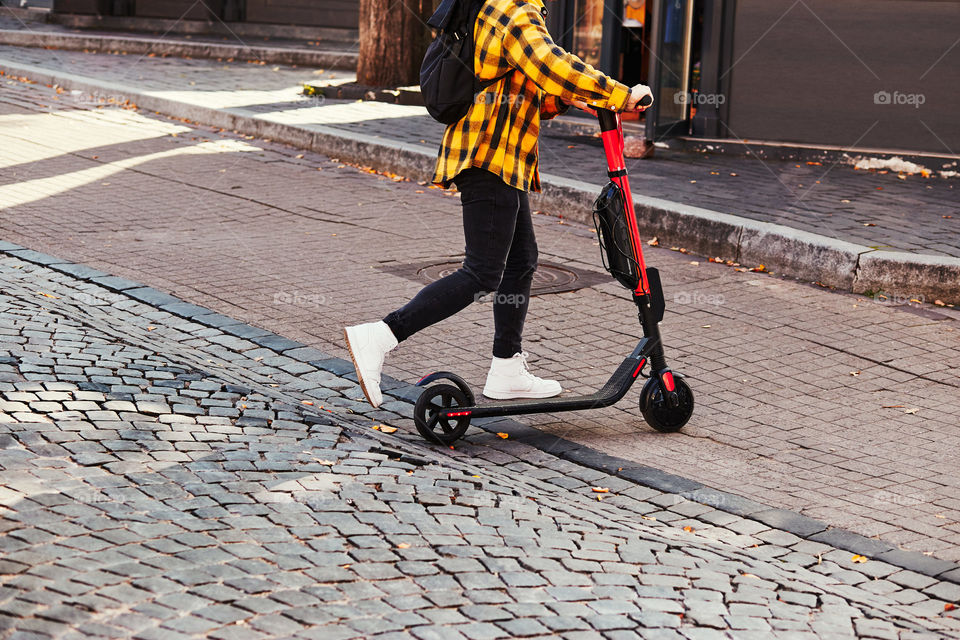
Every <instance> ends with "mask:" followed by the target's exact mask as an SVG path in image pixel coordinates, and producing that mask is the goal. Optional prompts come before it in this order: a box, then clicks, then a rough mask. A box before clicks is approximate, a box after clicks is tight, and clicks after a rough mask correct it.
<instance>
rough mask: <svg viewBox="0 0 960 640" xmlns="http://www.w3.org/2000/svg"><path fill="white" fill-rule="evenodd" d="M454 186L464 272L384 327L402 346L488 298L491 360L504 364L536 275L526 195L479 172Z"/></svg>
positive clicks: (516, 343) (516, 342) (467, 173)
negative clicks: (459, 209) (460, 213)
mask: <svg viewBox="0 0 960 640" xmlns="http://www.w3.org/2000/svg"><path fill="white" fill-rule="evenodd" d="M454 182H455V183H456V184H457V188H458V189H459V190H460V195H461V198H460V201H461V204H462V205H463V236H464V239H465V240H466V251H465V254H466V257H465V258H464V260H463V266H462V267H461V268H460V269H458V270H457V271H455V272H453V273H451V274H450V275H448V276H446V277H443V278H441V279H439V280H437V281H436V282H432V283H430V284H428V285H427V286H426V287H424V288H423V289H421V290H420V292H419V293H418V294H417V295H416V296H415V297H414V298H413V300H411V301H410V302H408V303H407V304H406V305H404V306H403V307H402V308H400V309H398V310H396V311H394V312H393V313H390V314H389V315H388V316H387V317H386V318H384V319H383V321H384V322H386V323H387V326H389V327H390V330H391V331H393V335H394V336H396V338H397V340H398V341H403V340H405V339H407V338H409V337H410V336H412V335H413V334H415V333H416V332H418V331H420V330H421V329H423V328H425V327H429V326H430V325H432V324H434V323H437V322H440V321H441V320H443V319H444V318H449V317H450V316H452V315H453V314H455V313H457V312H458V311H460V310H461V309H463V308H465V307H467V306H468V305H469V304H470V303H472V302H475V301H478V300H480V299H485V300H486V299H490V298H492V299H493V324H494V339H493V355H494V356H495V357H497V358H509V357H511V356H513V354H515V353H517V352H518V351H521V346H520V343H521V337H522V335H523V322H524V320H525V319H526V317H527V306H528V305H529V303H530V283H531V282H532V281H533V272H534V271H536V269H537V241H536V238H535V237H534V234H533V221H532V220H531V219H530V203H529V201H528V200H527V194H526V192H525V191H520V190H518V189H514V188H513V187H511V186H509V185H507V184H506V183H505V182H503V180H501V179H500V177H499V176H497V175H494V174H492V173H490V172H489V171H485V170H483V169H476V168H473V169H466V170H464V171H461V172H460V173H459V174H458V175H457V177H456V178H455V179H454ZM494 292H495V293H494Z"/></svg>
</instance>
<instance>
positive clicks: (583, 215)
mask: <svg viewBox="0 0 960 640" xmlns="http://www.w3.org/2000/svg"><path fill="white" fill-rule="evenodd" d="M0 69H2V70H3V71H5V72H7V73H8V74H13V75H23V76H26V77H29V78H30V79H32V80H35V81H37V82H42V83H45V84H50V85H53V84H56V85H59V86H61V87H63V88H64V89H70V90H80V91H86V92H89V93H103V92H108V93H112V94H115V95H119V96H123V97H124V98H126V99H128V100H130V101H131V102H134V103H136V104H137V105H138V106H139V107H141V108H143V109H145V110H148V111H156V112H159V113H162V114H165V115H167V116H170V117H174V118H185V119H187V120H191V121H194V122H198V123H201V124H204V125H207V126H213V127H219V128H223V129H228V130H231V131H233V130H235V131H238V132H240V133H243V134H245V135H253V136H256V137H260V138H269V139H271V140H275V141H279V142H283V143H285V144H289V145H292V146H295V147H299V148H304V149H309V150H311V151H315V152H317V153H322V154H325V155H328V156H331V157H336V158H339V159H341V160H345V161H348V162H352V163H357V164H362V165H364V166H371V167H374V168H376V169H378V170H380V171H389V172H392V173H396V174H399V175H404V176H406V177H408V178H410V179H413V180H418V181H425V180H430V179H431V178H432V177H433V164H434V161H435V158H436V151H435V150H434V149H430V148H427V147H424V146H422V145H418V144H409V143H402V142H397V141H393V140H385V139H383V138H378V137H374V136H370V135H364V134H361V133H355V132H346V131H342V130H338V129H335V128H332V127H325V126H322V125H311V126H309V127H303V126H298V125H291V124H285V123H281V122H277V121H275V120H271V119H269V118H268V117H265V116H263V115H261V114H256V113H253V112H249V111H245V110H243V109H241V108H224V109H218V108H212V107H205V106H202V105H196V104H190V103H188V102H184V101H182V100H177V99H172V98H167V97H164V96H163V95H161V93H162V92H161V93H156V94H155V93H152V92H143V91H139V90H136V89H134V88H132V87H128V86H123V85H118V84H114V83H110V82H106V81H100V80H96V79H94V78H86V77H82V76H76V75H73V74H67V73H61V72H56V71H51V70H49V69H46V68H42V67H37V66H34V65H26V64H18V63H16V62H12V61H9V60H5V59H0ZM542 183H543V193H541V194H532V195H533V197H532V200H533V203H534V205H535V206H536V207H537V208H539V209H541V210H545V211H547V212H549V213H552V214H560V215H563V217H565V218H568V219H570V220H574V221H577V222H582V223H586V224H592V216H591V211H592V208H593V200H594V198H595V197H596V193H597V192H598V190H599V187H598V186H597V185H591V184H589V183H586V182H582V181H579V180H572V179H569V178H563V177H560V176H554V175H550V174H542ZM634 203H635V205H636V213H637V222H638V224H639V227H640V232H641V233H642V234H644V235H650V236H657V237H658V238H659V239H660V242H661V244H664V245H678V246H683V247H685V248H687V249H688V250H690V251H691V252H693V253H695V254H697V255H700V256H707V257H714V256H720V257H722V258H724V259H731V260H734V261H736V262H740V263H743V264H747V265H755V264H763V265H765V266H766V268H767V270H768V271H773V272H775V273H780V274H784V275H787V276H790V277H793V278H799V279H801V280H806V281H812V282H817V283H819V284H821V285H825V286H829V287H835V288H837V289H840V290H843V291H850V292H853V293H864V292H866V291H888V292H892V293H895V294H897V295H901V294H909V297H910V298H916V297H919V296H924V297H926V298H929V299H933V300H936V299H939V300H942V301H943V302H946V303H960V286H958V283H960V258H953V257H949V256H932V255H924V254H911V253H902V252H895V251H880V250H876V249H873V248H871V247H868V246H864V245H859V244H854V243H850V242H845V241H843V240H837V239H834V238H829V237H826V236H821V235H818V234H814V233H809V232H806V231H800V230H797V229H793V228H791V227H787V226H784V225H778V224H772V223H768V222H760V221H757V220H751V219H749V218H742V217H739V216H735V215H731V214H726V213H718V212H716V211H710V210H707V209H701V208H699V207H694V206H689V205H684V204H680V203H676V202H671V201H668V200H662V199H660V198H651V197H648V196H644V195H642V194H634ZM561 212H562V213H561Z"/></svg>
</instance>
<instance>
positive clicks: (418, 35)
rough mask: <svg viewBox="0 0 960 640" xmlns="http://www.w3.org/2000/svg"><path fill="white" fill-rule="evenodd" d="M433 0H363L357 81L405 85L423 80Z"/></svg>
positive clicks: (371, 84)
mask: <svg viewBox="0 0 960 640" xmlns="http://www.w3.org/2000/svg"><path fill="white" fill-rule="evenodd" d="M432 10H433V0H360V60H359V62H358V64H357V84H362V85H367V86H371V87H403V86H408V85H416V84H420V63H421V62H423V54H424V52H425V51H426V48H427V43H428V42H429V41H430V29H429V27H427V25H426V22H427V19H428V18H429V17H430V13H431V12H432Z"/></svg>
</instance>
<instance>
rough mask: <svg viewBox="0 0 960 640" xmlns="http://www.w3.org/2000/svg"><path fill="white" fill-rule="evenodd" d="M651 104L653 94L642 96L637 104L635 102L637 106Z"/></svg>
mask: <svg viewBox="0 0 960 640" xmlns="http://www.w3.org/2000/svg"><path fill="white" fill-rule="evenodd" d="M652 104H653V96H643V97H642V98H640V102H639V104H637V106H638V107H649V106H650V105H652Z"/></svg>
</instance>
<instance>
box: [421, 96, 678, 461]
mask: <svg viewBox="0 0 960 640" xmlns="http://www.w3.org/2000/svg"><path fill="white" fill-rule="evenodd" d="M643 106H646V105H643ZM597 117H598V119H599V121H600V131H601V138H602V140H603V149H604V152H605V154H606V157H607V175H608V176H609V177H610V182H609V183H607V185H606V186H605V187H604V188H603V190H602V191H601V192H600V195H599V197H598V198H597V200H596V202H595V204H594V210H593V220H594V224H595V225H596V227H597V237H598V238H599V239H600V247H601V252H600V254H601V259H602V260H603V265H604V267H605V268H606V269H607V271H609V272H610V274H611V275H612V276H613V277H614V278H616V280H617V281H618V282H620V284H622V285H623V286H624V287H626V288H627V289H629V290H630V291H631V292H632V295H633V301H634V303H636V305H637V310H638V316H639V319H640V326H641V327H642V328H643V338H641V339H640V342H638V343H637V346H636V348H635V349H634V350H633V352H632V353H631V354H630V355H629V356H627V357H626V358H625V359H624V360H623V362H621V363H620V366H619V367H617V370H616V371H614V372H613V375H612V376H610V379H609V380H608V381H607V383H606V384H605V385H603V388H601V389H600V390H599V391H596V392H595V393H592V394H590V395H583V396H573V397H562V396H558V397H554V398H546V399H521V400H505V401H492V402H484V403H482V404H477V402H476V400H475V398H474V395H473V392H472V391H471V390H470V387H469V385H467V383H466V381H464V379H463V378H461V377H460V376H458V375H456V374H455V373H451V372H449V371H437V372H435V373H431V374H430V375H427V376H424V377H423V378H421V379H420V381H419V382H417V386H420V387H426V388H425V389H424V391H423V392H422V393H421V394H420V396H419V398H418V399H417V402H416V405H415V406H414V421H415V422H416V425H417V431H419V432H420V435H422V436H423V437H424V438H425V439H427V440H428V441H430V442H435V443H438V444H443V445H450V444H452V443H453V442H455V441H456V440H457V439H458V438H460V437H461V436H463V434H464V433H466V431H467V427H469V426H470V421H471V420H472V419H474V418H487V417H494V416H514V415H522V414H528V413H555V412H560V411H578V410H583V409H599V408H601V407H608V406H610V405H612V404H614V403H616V402H618V401H620V399H621V398H623V396H624V395H626V393H627V391H629V390H630V387H632V386H633V383H634V382H635V381H636V379H637V378H638V377H641V376H642V377H644V378H647V382H646V383H645V384H644V385H643V390H642V391H641V392H640V413H641V414H642V415H643V418H644V420H646V421H647V423H648V424H649V425H650V426H651V427H653V428H654V429H656V430H657V431H661V432H675V431H679V430H680V429H682V428H683V426H684V425H685V424H686V423H687V421H688V420H689V419H690V416H691V415H692V414H693V392H692V391H691V390H690V387H689V385H688V384H687V383H686V381H684V379H683V375H682V374H680V373H675V372H673V371H671V370H670V368H669V367H668V366H667V361H666V358H665V357H664V353H663V343H662V342H661V339H660V329H659V323H660V321H661V320H663V313H664V309H665V306H666V305H665V303H664V297H663V288H662V287H661V285H660V274H659V272H658V271H657V270H656V269H655V268H653V267H647V266H646V263H645V262H644V259H643V248H642V242H641V240H640V233H639V231H638V229H637V219H636V216H635V214H634V209H633V197H632V196H631V194H630V183H629V181H628V179H627V170H626V167H625V166H624V159H623V126H622V123H621V120H620V114H619V113H614V112H612V111H604V110H598V111H597ZM647 364H649V365H650V373H649V374H645V373H644V367H645V366H646V365H647ZM435 382H436V383H438V384H433V383H435Z"/></svg>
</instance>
